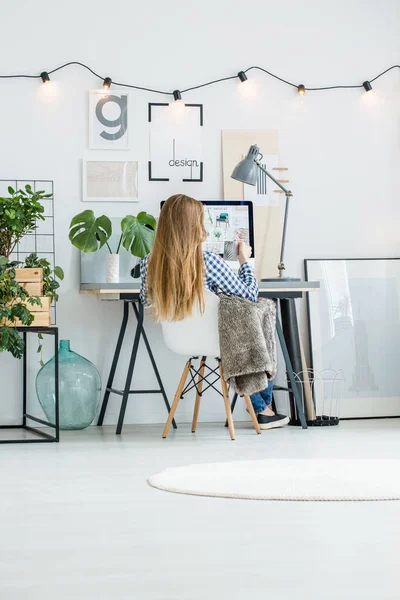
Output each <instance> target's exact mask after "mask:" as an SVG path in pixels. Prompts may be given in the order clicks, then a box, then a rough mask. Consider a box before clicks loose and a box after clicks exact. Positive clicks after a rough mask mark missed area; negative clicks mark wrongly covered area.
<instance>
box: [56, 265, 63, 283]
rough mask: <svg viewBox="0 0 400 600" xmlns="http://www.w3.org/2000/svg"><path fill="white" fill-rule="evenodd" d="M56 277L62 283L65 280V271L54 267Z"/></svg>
mask: <svg viewBox="0 0 400 600" xmlns="http://www.w3.org/2000/svg"><path fill="white" fill-rule="evenodd" d="M54 275H55V276H56V277H57V278H58V279H60V281H62V280H63V279H64V271H63V270H62V268H61V267H54Z"/></svg>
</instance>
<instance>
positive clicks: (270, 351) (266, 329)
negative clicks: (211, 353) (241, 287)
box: [218, 295, 276, 396]
mask: <svg viewBox="0 0 400 600" xmlns="http://www.w3.org/2000/svg"><path fill="white" fill-rule="evenodd" d="M275 327H276V305H275V302H274V301H273V300H270V299H267V298H261V299H259V300H258V301H257V302H251V301H250V300H245V299H243V298H238V296H225V295H220V303H219V314H218V329H219V340H220V347H221V363H222V371H223V374H224V379H225V381H227V382H228V383H230V384H231V385H232V386H233V388H234V389H235V391H236V392H237V393H238V394H240V395H241V396H243V395H244V394H246V395H250V394H254V393H255V392H259V391H260V390H263V389H265V388H266V387H267V385H268V380H269V379H273V378H274V377H275V375H276V339H275V331H276V330H275Z"/></svg>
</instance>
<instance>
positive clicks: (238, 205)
mask: <svg viewBox="0 0 400 600" xmlns="http://www.w3.org/2000/svg"><path fill="white" fill-rule="evenodd" d="M203 205H204V226H205V228H206V231H207V239H206V241H205V242H204V244H203V249H204V250H205V251H207V252H215V253H216V254H219V255H220V256H222V257H223V258H224V259H225V260H226V261H228V262H230V261H236V260H237V243H238V242H239V241H240V240H243V241H244V242H246V244H249V245H250V246H251V247H252V248H253V256H254V240H253V210H252V209H253V205H252V203H251V202H244V201H243V202H241V201H214V200H213V201H204V202H203Z"/></svg>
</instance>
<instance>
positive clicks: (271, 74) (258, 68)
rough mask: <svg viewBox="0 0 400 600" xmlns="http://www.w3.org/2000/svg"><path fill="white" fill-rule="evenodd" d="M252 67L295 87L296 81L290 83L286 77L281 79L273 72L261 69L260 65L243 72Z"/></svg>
mask: <svg viewBox="0 0 400 600" xmlns="http://www.w3.org/2000/svg"><path fill="white" fill-rule="evenodd" d="M252 69H257V70H258V71H263V73H267V75H270V76H271V77H273V78H274V79H279V81H282V82H283V83H286V84H287V85H291V86H292V87H294V88H297V83H292V82H291V81H286V79H282V78H281V77H278V75H274V74H273V73H270V72H269V71H267V70H266V69H263V68H262V67H249V68H248V69H246V70H245V73H247V71H251V70H252ZM306 89H307V88H306Z"/></svg>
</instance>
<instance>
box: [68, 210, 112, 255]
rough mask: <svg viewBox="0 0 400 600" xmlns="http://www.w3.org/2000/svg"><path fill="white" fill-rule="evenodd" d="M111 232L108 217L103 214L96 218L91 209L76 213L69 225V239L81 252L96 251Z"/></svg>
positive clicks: (105, 241) (108, 237)
mask: <svg viewBox="0 0 400 600" xmlns="http://www.w3.org/2000/svg"><path fill="white" fill-rule="evenodd" d="M111 234H112V226H111V221H110V219H109V218H108V217H106V216H105V215H101V217H97V219H96V217H95V215H94V212H93V211H92V210H84V211H83V212H81V213H79V215H76V216H75V217H74V218H73V219H72V221H71V224H70V226H69V239H70V240H71V243H72V244H73V245H74V246H76V248H79V250H82V252H96V250H99V249H100V248H102V247H103V246H104V244H106V243H107V242H108V240H109V239H110V237H111Z"/></svg>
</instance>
